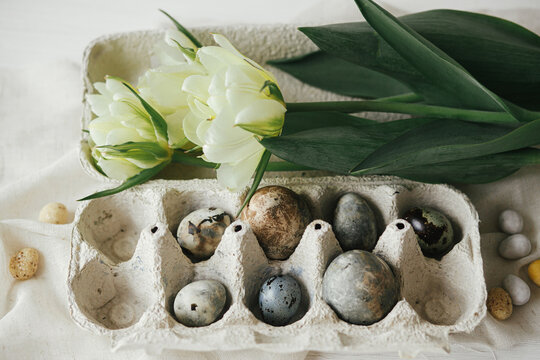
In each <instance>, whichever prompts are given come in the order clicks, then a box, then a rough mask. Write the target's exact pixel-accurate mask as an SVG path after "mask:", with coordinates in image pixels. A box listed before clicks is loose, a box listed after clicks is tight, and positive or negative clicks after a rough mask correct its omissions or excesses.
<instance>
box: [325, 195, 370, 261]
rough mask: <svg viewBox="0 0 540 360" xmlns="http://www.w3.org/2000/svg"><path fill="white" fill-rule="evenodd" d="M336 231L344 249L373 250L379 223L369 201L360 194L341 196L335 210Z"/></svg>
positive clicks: (334, 224)
mask: <svg viewBox="0 0 540 360" xmlns="http://www.w3.org/2000/svg"><path fill="white" fill-rule="evenodd" d="M333 229H334V233H335V234H336V238H337V240H338V241H339V244H340V245H341V248H342V249H343V250H344V251H348V250H354V249H358V250H367V251H371V250H373V248H374V247H375V244H377V224H376V221H375V215H374V214H373V211H372V210H371V208H370V207H369V205H368V203H367V202H366V201H365V200H364V199H363V198H362V197H361V196H360V195H358V194H355V193H347V194H345V195H343V196H341V197H340V198H339V200H338V202H337V205H336V209H335V210H334V222H333Z"/></svg>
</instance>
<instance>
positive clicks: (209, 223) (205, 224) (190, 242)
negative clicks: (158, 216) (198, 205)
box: [177, 207, 231, 260]
mask: <svg viewBox="0 0 540 360" xmlns="http://www.w3.org/2000/svg"><path fill="white" fill-rule="evenodd" d="M230 223H231V217H230V216H229V215H227V213H225V211H224V210H222V209H219V208H214V207H211V208H207V209H199V210H195V211H193V212H191V213H189V214H188V215H187V216H186V217H185V218H184V219H182V221H181V222H180V225H179V226H178V231H177V239H178V243H179V244H180V246H181V247H182V248H184V249H187V250H188V251H189V252H190V253H191V254H193V256H194V258H195V259H196V260H204V259H207V258H209V257H210V256H212V255H213V254H214V251H215V250H216V248H217V246H218V244H219V242H220V241H221V237H222V236H223V233H224V232H225V229H226V228H227V226H229V225H230Z"/></svg>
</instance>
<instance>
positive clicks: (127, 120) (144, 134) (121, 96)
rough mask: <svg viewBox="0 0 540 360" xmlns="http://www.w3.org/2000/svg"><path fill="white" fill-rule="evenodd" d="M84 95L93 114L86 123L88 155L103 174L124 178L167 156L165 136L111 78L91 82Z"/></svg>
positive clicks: (167, 157) (136, 100) (129, 93)
mask: <svg viewBox="0 0 540 360" xmlns="http://www.w3.org/2000/svg"><path fill="white" fill-rule="evenodd" d="M94 87H95V88H96V90H97V91H98V92H99V94H92V95H88V96H87V100H88V102H89V103H90V106H91V107H92V111H93V112H94V114H96V115H97V118H95V119H94V120H92V121H91V122H90V124H89V125H88V131H89V133H90V145H91V146H92V157H93V158H94V160H95V162H96V165H97V167H99V168H100V169H101V170H102V171H103V172H104V173H105V175H107V176H108V177H110V178H113V179H118V180H126V179H128V178H130V177H132V176H134V175H137V174H138V173H140V172H141V171H142V170H144V169H149V168H153V167H155V166H157V165H159V164H162V163H164V162H167V161H169V160H170V158H171V154H172V152H171V150H169V148H168V146H167V139H166V138H164V137H163V136H160V135H159V133H158V132H157V131H156V130H155V129H154V126H153V125H152V122H151V119H150V115H149V114H148V113H147V112H146V110H145V109H144V108H143V106H142V105H141V103H140V102H139V100H138V99H137V98H136V97H135V96H134V95H133V93H131V91H130V90H129V89H128V88H127V87H126V86H125V85H123V84H122V82H121V81H120V80H117V79H115V78H107V79H106V81H105V82H104V83H95V84H94Z"/></svg>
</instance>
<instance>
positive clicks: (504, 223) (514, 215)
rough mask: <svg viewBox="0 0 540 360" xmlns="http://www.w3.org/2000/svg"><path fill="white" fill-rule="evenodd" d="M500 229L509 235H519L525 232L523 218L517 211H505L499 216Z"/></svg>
mask: <svg viewBox="0 0 540 360" xmlns="http://www.w3.org/2000/svg"><path fill="white" fill-rule="evenodd" d="M499 228H500V229H501V230H502V231H503V232H505V233H507V234H517V233H519V232H521V230H523V217H522V216H521V215H520V214H519V213H518V212H517V211H515V210H511V209H507V210H504V211H503V212H501V214H500V215H499Z"/></svg>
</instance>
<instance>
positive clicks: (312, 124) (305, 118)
mask: <svg viewBox="0 0 540 360" xmlns="http://www.w3.org/2000/svg"><path fill="white" fill-rule="evenodd" d="M376 123H377V122H376V121H374V120H369V119H364V118H360V117H356V116H352V115H347V114H343V113H340V112H332V111H314V112H302V113H300V112H287V113H285V123H284V126H283V130H282V133H281V134H282V136H283V135H290V134H294V133H297V132H300V131H305V130H311V129H317V128H324V127H336V126H353V127H359V126H365V125H372V124H376Z"/></svg>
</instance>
